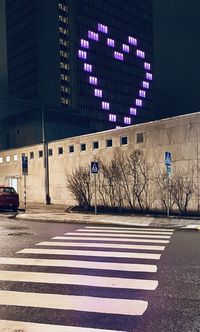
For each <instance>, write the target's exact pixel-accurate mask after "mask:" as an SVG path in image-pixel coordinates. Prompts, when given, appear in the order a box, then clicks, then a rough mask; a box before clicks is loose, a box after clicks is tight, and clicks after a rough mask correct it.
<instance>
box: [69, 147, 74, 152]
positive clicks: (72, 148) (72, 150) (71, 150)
mask: <svg viewBox="0 0 200 332" xmlns="http://www.w3.org/2000/svg"><path fill="white" fill-rule="evenodd" d="M72 152H74V146H73V145H70V146H69V153H72Z"/></svg>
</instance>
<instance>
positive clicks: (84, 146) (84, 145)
mask: <svg viewBox="0 0 200 332" xmlns="http://www.w3.org/2000/svg"><path fill="white" fill-rule="evenodd" d="M81 151H86V144H85V143H82V144H81Z"/></svg>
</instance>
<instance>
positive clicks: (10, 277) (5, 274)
mask: <svg viewBox="0 0 200 332" xmlns="http://www.w3.org/2000/svg"><path fill="white" fill-rule="evenodd" d="M0 280H1V281H19V282H34V283H47V284H61V285H81V286H93V287H109V288H123V289H144V290H155V289H156V288H157V286H158V281H157V280H144V279H128V278H114V277H99V276H88V275H81V274H78V275H77V274H60V273H46V272H45V273H41V272H22V271H1V273H0Z"/></svg>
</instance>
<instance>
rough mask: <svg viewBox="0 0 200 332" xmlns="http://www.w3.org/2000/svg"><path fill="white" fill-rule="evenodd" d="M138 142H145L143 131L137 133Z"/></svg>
mask: <svg viewBox="0 0 200 332" xmlns="http://www.w3.org/2000/svg"><path fill="white" fill-rule="evenodd" d="M136 142H137V143H143V142H144V134H143V133H138V134H137V135H136Z"/></svg>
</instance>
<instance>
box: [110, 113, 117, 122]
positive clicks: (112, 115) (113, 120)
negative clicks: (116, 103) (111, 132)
mask: <svg viewBox="0 0 200 332" xmlns="http://www.w3.org/2000/svg"><path fill="white" fill-rule="evenodd" d="M109 121H110V122H116V121H117V117H116V115H115V114H109Z"/></svg>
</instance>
